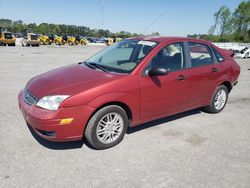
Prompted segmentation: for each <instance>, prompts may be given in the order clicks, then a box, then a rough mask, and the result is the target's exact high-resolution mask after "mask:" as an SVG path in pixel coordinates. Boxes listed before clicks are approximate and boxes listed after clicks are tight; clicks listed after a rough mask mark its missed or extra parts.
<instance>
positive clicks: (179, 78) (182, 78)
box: [177, 75, 186, 81]
mask: <svg viewBox="0 0 250 188" xmlns="http://www.w3.org/2000/svg"><path fill="white" fill-rule="evenodd" d="M177 80H179V81H182V80H186V77H185V76H183V75H180V76H178V77H177Z"/></svg>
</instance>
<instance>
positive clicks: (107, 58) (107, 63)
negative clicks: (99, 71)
mask: <svg viewBox="0 0 250 188" xmlns="http://www.w3.org/2000/svg"><path fill="white" fill-rule="evenodd" d="M156 45H157V43H156V42H152V41H141V40H124V41H121V42H119V43H115V44H114V45H112V46H110V47H107V48H105V49H104V50H102V51H101V52H99V53H97V54H96V55H94V56H92V57H91V58H89V59H88V60H87V61H86V63H87V64H90V65H95V66H97V67H100V66H101V67H102V68H105V69H106V70H107V71H111V72H118V73H130V72H131V71H132V70H134V69H135V67H136V66H137V65H138V64H139V63H140V62H141V61H142V59H143V58H144V57H145V56H146V55H148V53H149V52H150V51H151V50H152V49H153V48H154V47H155V46H156Z"/></svg>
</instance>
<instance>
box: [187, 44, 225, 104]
mask: <svg viewBox="0 0 250 188" xmlns="http://www.w3.org/2000/svg"><path fill="white" fill-rule="evenodd" d="M187 48H188V49H187V51H188V53H189V57H190V64H191V65H190V71H189V73H188V78H187V79H188V82H189V85H190V89H189V93H188V104H189V106H190V107H197V106H200V105H204V104H205V105H206V104H208V102H209V101H210V99H211V96H212V94H213V92H214V90H215V88H216V87H217V84H218V83H217V82H218V79H219V78H220V77H221V76H223V75H224V74H225V73H224V72H223V70H222V67H221V64H220V63H219V62H218V61H217V59H216V57H215V56H214V55H213V53H212V50H211V48H210V47H209V45H207V44H204V43H196V42H188V43H187Z"/></svg>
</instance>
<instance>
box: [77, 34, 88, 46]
mask: <svg viewBox="0 0 250 188" xmlns="http://www.w3.org/2000/svg"><path fill="white" fill-rule="evenodd" d="M78 44H81V45H87V44H88V40H87V39H86V38H84V37H82V36H80V35H78V36H76V37H75V45H78Z"/></svg>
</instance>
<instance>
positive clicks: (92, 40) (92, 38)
mask: <svg viewBox="0 0 250 188" xmlns="http://www.w3.org/2000/svg"><path fill="white" fill-rule="evenodd" d="M86 39H87V40H88V42H89V43H97V40H96V38H94V37H87V38H86Z"/></svg>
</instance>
